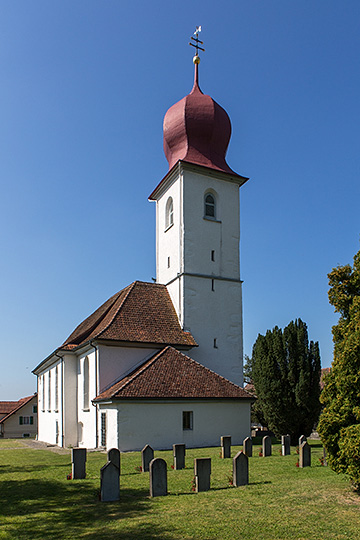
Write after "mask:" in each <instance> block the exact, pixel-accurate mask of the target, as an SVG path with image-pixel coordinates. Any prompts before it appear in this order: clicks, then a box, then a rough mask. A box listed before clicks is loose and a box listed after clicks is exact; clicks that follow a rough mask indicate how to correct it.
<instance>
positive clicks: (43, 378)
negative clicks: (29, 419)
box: [41, 375, 45, 411]
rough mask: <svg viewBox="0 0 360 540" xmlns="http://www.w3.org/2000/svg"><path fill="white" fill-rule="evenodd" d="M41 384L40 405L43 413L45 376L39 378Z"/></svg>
mask: <svg viewBox="0 0 360 540" xmlns="http://www.w3.org/2000/svg"><path fill="white" fill-rule="evenodd" d="M41 384H42V392H41V394H42V403H41V410H42V411H45V375H42V376H41Z"/></svg>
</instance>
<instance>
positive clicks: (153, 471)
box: [149, 458, 167, 497]
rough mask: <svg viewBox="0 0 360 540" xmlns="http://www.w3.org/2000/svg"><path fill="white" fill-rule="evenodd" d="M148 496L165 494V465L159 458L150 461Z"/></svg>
mask: <svg viewBox="0 0 360 540" xmlns="http://www.w3.org/2000/svg"><path fill="white" fill-rule="evenodd" d="M149 470H150V497H161V496H162V495H167V465H166V461H165V460H164V459H161V458H155V459H152V460H151V461H150V465H149Z"/></svg>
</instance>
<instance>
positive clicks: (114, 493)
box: [100, 461, 120, 502]
mask: <svg viewBox="0 0 360 540" xmlns="http://www.w3.org/2000/svg"><path fill="white" fill-rule="evenodd" d="M119 499H120V469H119V468H118V467H117V466H116V465H115V464H114V463H113V462H112V461H108V462H107V463H106V465H104V466H103V467H102V468H101V469H100V500H101V501H102V502H110V501H118V500H119Z"/></svg>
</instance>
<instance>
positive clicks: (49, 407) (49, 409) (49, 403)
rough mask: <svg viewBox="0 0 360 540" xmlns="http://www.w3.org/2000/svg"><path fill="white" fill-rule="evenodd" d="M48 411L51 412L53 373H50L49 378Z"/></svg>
mask: <svg viewBox="0 0 360 540" xmlns="http://www.w3.org/2000/svg"><path fill="white" fill-rule="evenodd" d="M48 384H49V386H48V411H49V412H50V411H51V371H49V378H48Z"/></svg>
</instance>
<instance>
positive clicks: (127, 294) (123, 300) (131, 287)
mask: <svg viewBox="0 0 360 540" xmlns="http://www.w3.org/2000/svg"><path fill="white" fill-rule="evenodd" d="M136 283H137V281H133V282H132V283H130V285H128V286H127V287H125V289H126V288H128V289H129V290H128V291H127V293H126V294H125V297H124V298H123V299H122V301H121V303H120V305H119V307H118V308H117V309H116V310H115V313H114V315H113V316H112V318H111V319H110V321H109V322H108V324H107V325H106V326H105V328H104V329H103V330H101V332H99V333H98V334H96V336H94V337H97V338H98V337H99V336H101V334H103V333H104V332H105V330H107V329H108V328H109V326H110V325H111V324H112V322H113V321H114V319H115V317H116V315H117V314H118V313H119V311H120V309H121V308H122V307H123V305H124V303H125V301H126V300H127V298H128V297H129V294H130V292H131V291H132V290H133V289H134V287H135V284H136ZM125 289H122V291H124V290H125ZM122 291H120V292H122ZM120 292H119V294H120ZM117 300H118V298H117V299H116V300H115V302H117ZM115 302H114V304H115ZM114 304H112V306H111V307H113V305H114ZM109 311H110V309H109V310H108V311H107V312H106V314H108V313H109ZM104 318H105V317H103V318H102V319H101V320H102V321H103V320H104Z"/></svg>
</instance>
